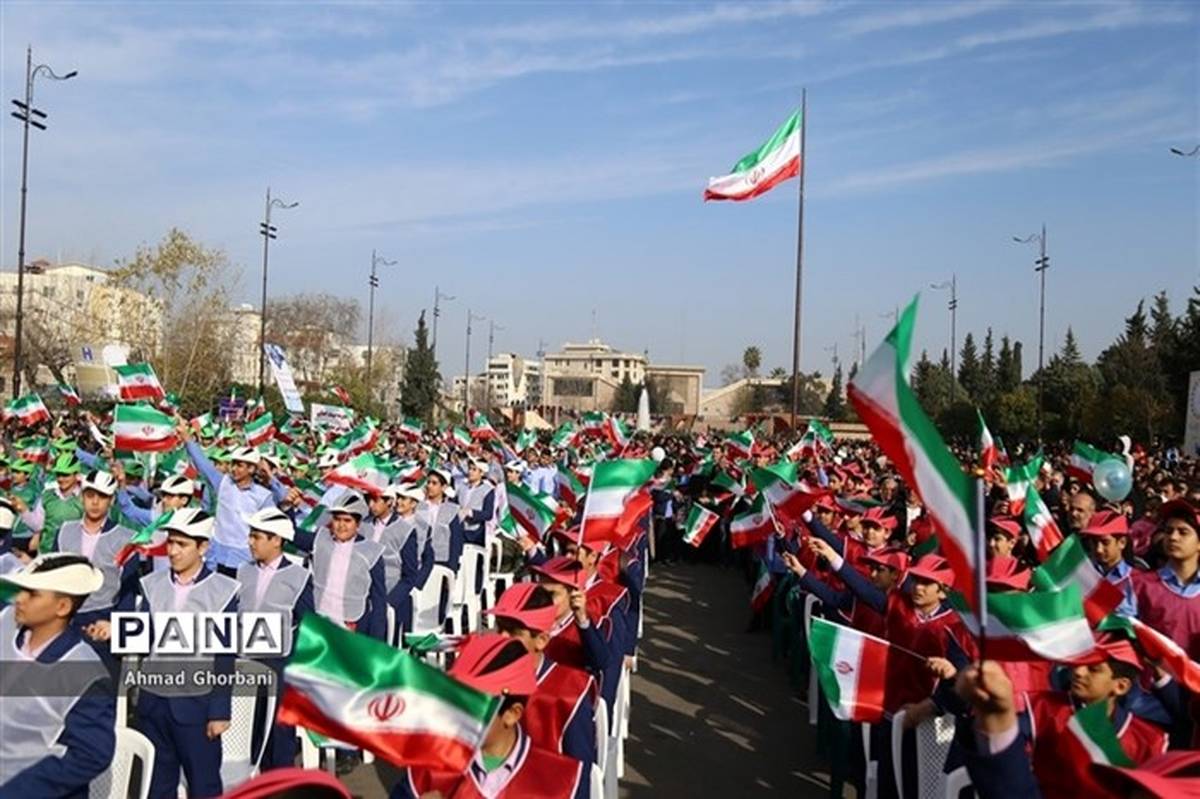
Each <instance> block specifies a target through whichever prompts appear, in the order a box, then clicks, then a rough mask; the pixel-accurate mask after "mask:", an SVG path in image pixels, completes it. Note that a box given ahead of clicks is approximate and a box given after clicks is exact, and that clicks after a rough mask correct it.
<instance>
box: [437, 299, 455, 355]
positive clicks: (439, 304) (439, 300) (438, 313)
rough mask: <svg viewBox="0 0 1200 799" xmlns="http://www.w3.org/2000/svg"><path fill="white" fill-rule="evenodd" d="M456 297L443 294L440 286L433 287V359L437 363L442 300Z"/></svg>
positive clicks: (448, 300)
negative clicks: (438, 329) (438, 326)
mask: <svg viewBox="0 0 1200 799" xmlns="http://www.w3.org/2000/svg"><path fill="white" fill-rule="evenodd" d="M453 299H454V298H453V297H451V296H450V295H449V294H443V293H442V289H441V287H439V286H434V287H433V346H432V349H433V361H434V363H437V323H438V317H439V316H441V315H442V309H441V301H442V300H445V301H446V302H450V301H451V300H453Z"/></svg>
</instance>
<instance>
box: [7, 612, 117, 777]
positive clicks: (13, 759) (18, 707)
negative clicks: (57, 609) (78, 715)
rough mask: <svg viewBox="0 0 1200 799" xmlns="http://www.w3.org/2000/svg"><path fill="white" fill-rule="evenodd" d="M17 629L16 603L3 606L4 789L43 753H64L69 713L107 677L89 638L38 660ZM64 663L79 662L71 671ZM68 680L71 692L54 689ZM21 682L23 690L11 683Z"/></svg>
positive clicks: (50, 754) (48, 755)
mask: <svg viewBox="0 0 1200 799" xmlns="http://www.w3.org/2000/svg"><path fill="white" fill-rule="evenodd" d="M19 632H20V628H19V627H18V625H17V622H16V618H15V611H14V609H13V608H12V606H9V607H6V608H4V610H0V697H3V699H2V700H0V704H2V705H3V712H0V787H4V786H5V785H6V784H7V783H8V781H9V780H11V779H12V778H13V777H15V776H16V775H17V774H20V773H21V772H22V771H24V770H25V769H27V768H29V767H30V766H32V765H33V764H34V763H36V762H38V761H39V760H41V759H42V758H44V757H62V756H63V755H64V754H66V751H67V747H65V746H63V745H62V744H61V743H59V741H58V738H59V736H60V735H62V733H63V729H64V728H65V727H66V723H67V714H68V713H70V712H71V709H72V708H73V707H75V703H76V702H78V701H79V697H80V696H82V694H83V692H84V690H86V689H87V688H88V687H89V686H91V684H92V683H94V682H95V681H96V680H100V679H104V678H105V677H107V672H105V670H104V665H103V664H102V663H101V662H100V658H99V656H97V655H96V651H95V650H94V649H92V647H91V646H90V645H88V644H87V643H86V642H85V641H82V640H81V641H79V642H78V643H77V644H75V646H73V647H71V648H70V649H69V650H67V652H66V654H64V655H63V656H62V657H61V658H59V660H58V661H57V662H55V663H44V664H37V663H32V662H31V661H30V660H29V659H28V658H27V657H25V656H24V655H22V654H21V652H20V649H19V648H18V647H17V634H18V633H19ZM62 663H75V664H80V665H77V666H72V668H71V669H70V670H69V674H68V673H65V672H64V671H63V670H62V669H61V668H60V665H61V664H62ZM88 664H90V665H91V666H93V667H94V669H92V668H88ZM93 670H94V671H95V674H94V676H93V675H92V673H91V672H92V671H93ZM56 674H57V676H58V678H59V680H56ZM31 679H36V681H37V690H30V687H29V683H30V682H31ZM68 680H69V683H70V690H56V689H55V688H54V687H53V685H54V683H55V682H56V681H61V682H63V686H64V688H65V686H66V682H67V681H68ZM21 682H23V683H25V687H24V688H21V687H19V686H17V685H13V684H10V683H21Z"/></svg>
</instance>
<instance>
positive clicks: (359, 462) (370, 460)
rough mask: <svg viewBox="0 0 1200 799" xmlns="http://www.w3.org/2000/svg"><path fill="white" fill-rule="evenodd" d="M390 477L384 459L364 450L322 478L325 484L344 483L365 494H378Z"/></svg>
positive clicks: (390, 472) (385, 486) (388, 467)
mask: <svg viewBox="0 0 1200 799" xmlns="http://www.w3.org/2000/svg"><path fill="white" fill-rule="evenodd" d="M391 478H392V469H391V467H390V466H389V465H388V464H387V463H386V462H385V461H382V460H380V459H379V458H376V457H375V456H374V455H373V454H371V453H370V452H364V453H363V454H361V455H359V456H357V457H355V458H352V459H350V460H349V461H347V462H346V463H343V464H342V465H341V466H338V467H337V468H336V469H332V470H330V471H329V472H327V473H326V474H325V477H324V480H325V483H326V484H327V485H332V484H337V485H344V486H346V487H347V488H353V489H354V490H356V491H362V492H363V493H366V494H378V493H379V492H380V491H382V490H383V489H384V488H387V484H388V482H389V481H390V480H391Z"/></svg>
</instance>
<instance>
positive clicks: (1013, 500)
mask: <svg viewBox="0 0 1200 799" xmlns="http://www.w3.org/2000/svg"><path fill="white" fill-rule="evenodd" d="M1041 470H1042V456H1041V455H1037V456H1036V457H1034V458H1033V459H1032V460H1030V461H1029V462H1028V463H1025V464H1022V465H1021V466H1011V467H1009V468H1007V469H1005V470H1004V490H1005V491H1007V492H1008V513H1009V515H1010V516H1021V515H1022V514H1024V513H1025V496H1026V494H1028V493H1029V489H1030V487H1031V486H1033V485H1034V482H1035V481H1036V480H1037V476H1038V472H1040V471H1041Z"/></svg>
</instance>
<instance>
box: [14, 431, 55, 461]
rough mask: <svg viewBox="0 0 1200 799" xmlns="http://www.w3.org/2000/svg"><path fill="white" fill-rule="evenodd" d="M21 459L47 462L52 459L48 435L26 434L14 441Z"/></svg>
mask: <svg viewBox="0 0 1200 799" xmlns="http://www.w3.org/2000/svg"><path fill="white" fill-rule="evenodd" d="M13 447H14V448H16V450H17V455H18V456H19V457H20V458H21V460H26V461H29V462H30V463H41V464H46V463H49V461H50V439H48V438H46V436H26V437H25V438H20V439H17V440H16V441H14V442H13Z"/></svg>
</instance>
